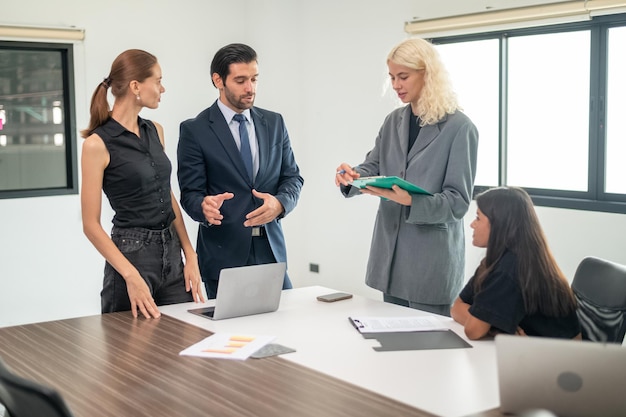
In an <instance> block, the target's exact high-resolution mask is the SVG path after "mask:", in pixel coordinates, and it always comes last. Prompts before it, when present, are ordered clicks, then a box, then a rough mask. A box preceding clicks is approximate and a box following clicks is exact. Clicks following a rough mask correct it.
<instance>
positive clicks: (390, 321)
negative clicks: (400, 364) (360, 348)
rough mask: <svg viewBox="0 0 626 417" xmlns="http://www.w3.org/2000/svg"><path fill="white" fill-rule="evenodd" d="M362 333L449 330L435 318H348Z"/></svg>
mask: <svg viewBox="0 0 626 417" xmlns="http://www.w3.org/2000/svg"><path fill="white" fill-rule="evenodd" d="M348 318H349V319H350V322H351V323H352V325H353V326H354V327H355V328H356V329H357V330H358V331H359V332H361V333H390V332H427V331H436V330H448V327H446V326H445V325H444V324H443V323H442V322H441V321H440V320H439V319H438V318H437V317H435V316H411V317H348Z"/></svg>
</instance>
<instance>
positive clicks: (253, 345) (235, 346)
mask: <svg viewBox="0 0 626 417" xmlns="http://www.w3.org/2000/svg"><path fill="white" fill-rule="evenodd" d="M275 338H276V336H255V335H242V334H224V333H215V334H214V335H212V336H209V337H207V338H206V339H203V340H201V341H200V342H198V343H196V344H194V345H192V346H189V347H188V348H187V349H185V350H183V351H182V352H180V355H182V356H199V357H202V358H222V359H239V360H243V359H247V358H248V357H249V356H250V355H252V354H253V353H254V352H256V351H257V350H259V349H261V348H262V347H263V346H265V345H266V344H268V343H269V342H271V341H272V340H274V339H275Z"/></svg>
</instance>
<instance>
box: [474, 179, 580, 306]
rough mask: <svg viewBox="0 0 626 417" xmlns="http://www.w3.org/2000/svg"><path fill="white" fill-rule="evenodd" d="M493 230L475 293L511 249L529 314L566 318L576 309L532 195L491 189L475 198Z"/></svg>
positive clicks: (516, 189) (523, 192) (511, 189)
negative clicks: (540, 221)
mask: <svg viewBox="0 0 626 417" xmlns="http://www.w3.org/2000/svg"><path fill="white" fill-rule="evenodd" d="M476 204H477V206H478V208H479V209H480V211H481V212H482V213H483V214H484V215H485V216H486V217H487V219H489V224H490V226H491V231H490V233H489V242H488V243H487V254H486V256H485V258H484V259H483V260H482V262H481V263H480V266H479V267H478V269H477V270H476V282H475V286H476V291H479V289H480V287H481V285H482V282H483V281H484V279H485V278H486V276H487V275H488V274H489V272H491V270H492V269H493V268H494V266H495V265H496V263H497V262H498V261H499V260H500V258H501V257H502V255H503V254H504V252H505V251H507V250H509V251H511V252H512V253H513V254H515V256H516V257H517V276H518V280H519V283H520V286H521V289H522V295H523V297H524V305H525V308H526V313H527V314H533V313H541V314H544V315H546V316H550V317H563V316H566V315H568V314H570V313H571V312H572V310H573V309H575V308H576V301H575V298H574V294H573V292H572V290H571V288H570V285H569V283H568V281H567V279H566V278H565V275H563V272H562V271H561V269H560V268H559V266H558V264H557V263H556V260H555V259H554V256H553V255H552V252H551V251H550V248H549V247H548V243H547V241H546V237H545V235H544V233H543V230H542V228H541V225H540V223H539V219H538V218H537V213H536V212H535V208H534V206H533V202H532V200H531V199H530V196H529V195H528V194H527V193H526V191H524V190H523V189H522V188H518V187H498V188H492V189H489V190H487V191H485V192H484V193H482V194H479V195H478V196H477V197H476Z"/></svg>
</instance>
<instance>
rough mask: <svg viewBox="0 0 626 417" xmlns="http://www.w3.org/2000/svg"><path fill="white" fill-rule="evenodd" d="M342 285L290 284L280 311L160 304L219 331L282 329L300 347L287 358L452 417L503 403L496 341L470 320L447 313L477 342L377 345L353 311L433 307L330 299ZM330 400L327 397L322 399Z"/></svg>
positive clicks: (388, 312) (280, 336)
mask: <svg viewBox="0 0 626 417" xmlns="http://www.w3.org/2000/svg"><path fill="white" fill-rule="evenodd" d="M332 292H336V290H333V289H330V288H326V287H321V286H312V287H304V288H296V289H292V290H286V291H283V293H282V296H281V303H280V307H279V309H278V310H277V311H275V312H273V313H266V314H258V315H253V316H247V317H238V318H233V319H227V320H219V321H213V320H210V319H207V318H203V317H200V316H196V315H194V314H191V313H189V312H188V311H187V310H188V309H190V308H198V307H203V306H209V305H213V303H214V301H213V300H211V301H208V302H206V303H203V304H196V303H193V302H192V303H183V304H175V305H169V306H161V307H159V308H160V310H161V312H162V313H163V314H165V315H168V316H171V317H174V318H177V319H179V320H182V321H184V322H187V323H190V324H193V325H195V326H198V327H201V328H204V329H207V330H209V331H211V332H214V333H240V334H241V333H244V334H249V335H271V336H276V339H275V340H274V343H279V344H281V345H285V346H288V347H291V348H294V349H295V350H296V352H294V353H289V354H284V355H281V357H282V358H284V359H286V360H289V361H293V362H294V363H297V364H299V365H303V366H306V367H309V368H312V369H314V370H316V371H319V372H322V373H325V374H328V375H330V376H333V377H335V378H338V379H341V380H343V381H346V382H349V383H352V384H355V385H357V386H359V387H362V388H365V389H368V390H371V391H374V392H377V393H379V394H381V395H384V396H386V397H390V398H392V399H395V400H397V401H400V402H403V403H406V404H408V405H411V406H413V407H416V408H419V409H421V410H424V411H427V412H430V413H433V414H436V415H439V416H445V417H461V416H467V415H470V414H476V413H480V412H483V411H486V410H491V409H494V408H497V407H499V398H498V387H497V371H496V356H495V344H494V342H493V341H491V340H485V341H469V340H467V339H466V338H465V334H464V332H463V328H462V326H460V325H459V324H458V323H456V322H454V321H453V320H452V319H451V318H448V317H440V319H441V320H442V321H443V322H444V324H445V325H447V326H448V327H449V328H450V329H452V330H453V331H454V332H456V334H458V335H459V336H462V337H463V338H464V339H465V340H466V341H468V342H469V343H470V344H471V345H472V347H471V348H464V349H437V350H411V351H393V352H377V351H375V350H374V349H373V347H376V346H379V344H378V342H377V340H375V339H365V338H363V336H362V335H361V334H360V333H359V332H358V331H357V330H356V329H355V328H354V327H353V326H352V324H351V323H350V322H349V320H348V317H349V316H376V317H379V316H385V317H399V316H412V315H423V314H428V313H425V312H421V311H418V310H414V309H410V308H407V307H401V306H397V305H394V304H389V303H384V302H382V301H377V300H372V299H369V298H365V297H360V296H354V297H353V298H352V299H349V300H342V301H337V302H334V303H324V302H320V301H317V300H316V297H317V296H318V295H322V294H327V293H332ZM320 401H323V399H320Z"/></svg>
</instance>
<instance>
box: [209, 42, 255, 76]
mask: <svg viewBox="0 0 626 417" xmlns="http://www.w3.org/2000/svg"><path fill="white" fill-rule="evenodd" d="M256 60H257V57H256V52H255V51H254V49H252V48H251V47H249V46H248V45H244V44H243V43H231V44H230V45H226V46H224V47H222V48H220V50H219V51H217V52H216V53H215V56H214V57H213V61H211V75H213V74H215V73H217V75H219V76H220V78H221V79H222V81H224V82H226V77H227V76H228V74H229V67H230V64H235V63H244V64H247V63H248V62H252V61H256ZM213 85H214V86H215V83H213Z"/></svg>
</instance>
